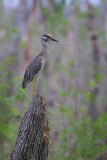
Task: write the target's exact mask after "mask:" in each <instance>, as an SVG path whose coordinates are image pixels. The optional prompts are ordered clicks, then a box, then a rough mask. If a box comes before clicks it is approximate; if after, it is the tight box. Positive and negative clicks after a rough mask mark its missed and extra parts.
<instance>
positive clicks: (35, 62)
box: [22, 55, 43, 89]
mask: <svg viewBox="0 0 107 160" xmlns="http://www.w3.org/2000/svg"><path fill="white" fill-rule="evenodd" d="M42 59H43V56H42V55H37V56H36V57H34V58H33V59H32V60H31V62H30V63H29V65H28V66H27V68H26V71H25V75H24V79H23V82H22V88H23V89H25V88H26V86H27V84H28V83H29V82H31V81H32V80H33V78H34V77H35V78H36V77H37V76H38V74H39V72H40V70H41V69H42V61H43V60H42Z"/></svg>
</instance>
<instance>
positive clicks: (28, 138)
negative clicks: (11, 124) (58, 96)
mask: <svg viewBox="0 0 107 160" xmlns="http://www.w3.org/2000/svg"><path fill="white" fill-rule="evenodd" d="M48 132H49V130H48V119H47V113H46V110H45V100H44V97H41V96H39V95H38V94H36V95H35V96H34V97H33V100H32V102H31V105H30V106H29V108H28V110H27V112H26V113H25V115H24V117H23V120H22V122H21V126H20V128H19V133H18V137H17V140H16V145H15V148H14V150H13V152H12V153H11V156H10V160H47V159H48V143H49V142H48V135H49V134H48Z"/></svg>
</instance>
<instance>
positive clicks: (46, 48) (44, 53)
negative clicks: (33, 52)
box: [41, 44, 48, 55]
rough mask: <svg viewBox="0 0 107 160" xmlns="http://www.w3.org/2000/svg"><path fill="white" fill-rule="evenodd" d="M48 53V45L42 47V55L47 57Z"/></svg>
mask: <svg viewBox="0 0 107 160" xmlns="http://www.w3.org/2000/svg"><path fill="white" fill-rule="evenodd" d="M47 52H48V45H47V44H44V45H42V50H41V53H42V54H43V55H47Z"/></svg>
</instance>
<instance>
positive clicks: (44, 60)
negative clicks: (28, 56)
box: [42, 57, 46, 68]
mask: <svg viewBox="0 0 107 160" xmlns="http://www.w3.org/2000/svg"><path fill="white" fill-rule="evenodd" d="M45 62H46V58H44V57H43V58H42V68H43V67H44V65H45Z"/></svg>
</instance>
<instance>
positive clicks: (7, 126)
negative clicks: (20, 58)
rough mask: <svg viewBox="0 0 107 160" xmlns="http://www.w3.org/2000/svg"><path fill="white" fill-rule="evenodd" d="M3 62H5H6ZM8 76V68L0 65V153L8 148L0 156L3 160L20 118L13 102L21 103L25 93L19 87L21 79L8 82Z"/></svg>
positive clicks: (16, 77)
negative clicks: (17, 119) (17, 120)
mask: <svg viewBox="0 0 107 160" xmlns="http://www.w3.org/2000/svg"><path fill="white" fill-rule="evenodd" d="M5 61H6V62H7V60H5ZM8 62H10V60H9V61H8ZM7 64H8V63H7ZM9 76H10V75H9V73H8V66H7V67H3V66H2V65H0V139H1V143H0V153H3V151H5V150H7V148H6V146H7V145H8V148H10V149H8V151H6V152H5V153H6V154H0V159H4V157H5V159H6V157H7V155H8V154H9V153H10V151H11V146H12V144H13V142H14V139H15V138H16V133H17V130H18V127H17V125H16V124H17V123H16V118H19V117H20V110H19V109H18V108H16V105H15V104H16V103H15V102H16V101H17V102H21V103H23V102H24V99H25V91H24V90H22V88H20V87H19V86H21V77H20V76H13V77H11V78H12V79H11V80H10V79H9V78H8V77H9ZM7 79H8V81H7Z"/></svg>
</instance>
